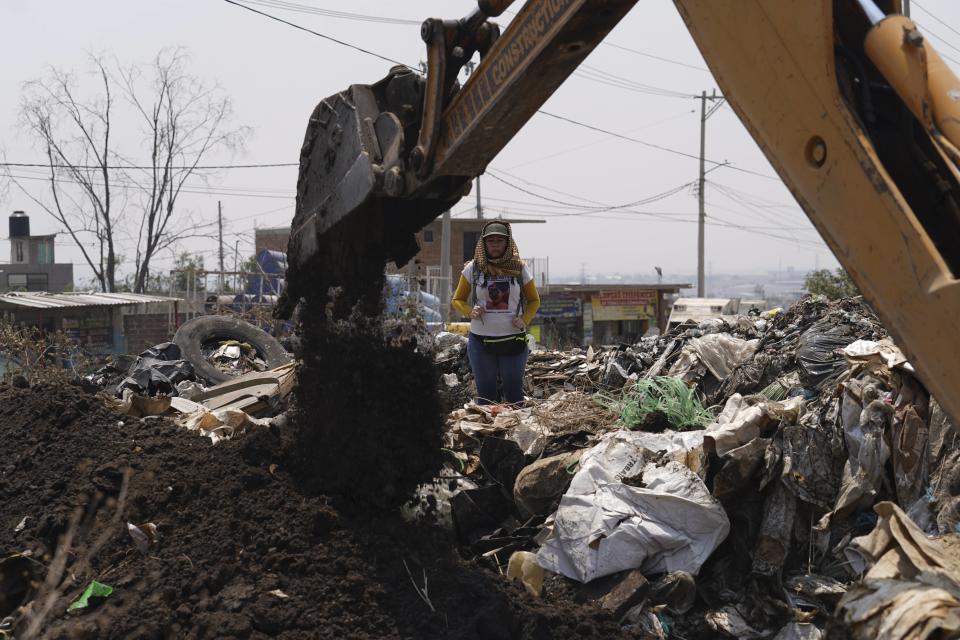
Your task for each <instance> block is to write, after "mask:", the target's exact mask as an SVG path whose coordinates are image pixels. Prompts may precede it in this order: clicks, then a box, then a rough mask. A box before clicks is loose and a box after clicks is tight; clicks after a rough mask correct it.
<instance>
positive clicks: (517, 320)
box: [513, 316, 527, 329]
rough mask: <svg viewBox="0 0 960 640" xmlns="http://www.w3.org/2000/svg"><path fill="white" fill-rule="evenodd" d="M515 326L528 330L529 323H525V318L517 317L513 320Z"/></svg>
mask: <svg viewBox="0 0 960 640" xmlns="http://www.w3.org/2000/svg"><path fill="white" fill-rule="evenodd" d="M513 326H515V327H516V328H517V329H526V328H527V323H526V322H524V321H523V318H521V317H519V316H517V317H516V318H514V319H513Z"/></svg>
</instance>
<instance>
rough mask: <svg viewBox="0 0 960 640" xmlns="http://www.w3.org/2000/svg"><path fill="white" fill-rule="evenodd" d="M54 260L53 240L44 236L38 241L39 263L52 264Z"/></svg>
mask: <svg viewBox="0 0 960 640" xmlns="http://www.w3.org/2000/svg"><path fill="white" fill-rule="evenodd" d="M51 262H53V242H51V241H50V239H49V238H44V239H43V240H41V241H40V242H38V243H37V264H50V263H51Z"/></svg>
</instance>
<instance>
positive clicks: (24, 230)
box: [10, 211, 30, 238]
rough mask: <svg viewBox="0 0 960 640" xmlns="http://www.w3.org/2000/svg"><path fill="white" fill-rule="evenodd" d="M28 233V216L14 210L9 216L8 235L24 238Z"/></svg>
mask: <svg viewBox="0 0 960 640" xmlns="http://www.w3.org/2000/svg"><path fill="white" fill-rule="evenodd" d="M29 235H30V216H28V215H27V214H26V213H24V212H23V211H14V212H13V214H12V215H11V216H10V237H11V238H26V237H28V236H29Z"/></svg>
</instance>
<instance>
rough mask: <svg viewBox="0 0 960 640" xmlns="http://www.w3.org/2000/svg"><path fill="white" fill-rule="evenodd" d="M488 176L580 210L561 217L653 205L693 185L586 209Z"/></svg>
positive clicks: (509, 185)
mask: <svg viewBox="0 0 960 640" xmlns="http://www.w3.org/2000/svg"><path fill="white" fill-rule="evenodd" d="M487 174H488V175H489V176H490V177H491V178H493V179H494V180H497V181H498V182H502V183H503V184H505V185H507V186H508V187H512V188H514V189H516V190H517V191H520V192H523V193H526V194H528V195H531V196H534V197H535V198H540V199H541V200H546V201H547V202H554V203H557V204H561V205H565V206H567V207H575V208H577V209H580V210H579V211H575V212H570V213H560V214H557V215H560V216H577V215H584V214H586V213H590V212H594V213H601V212H605V211H614V210H617V209H626V208H629V207H636V206H640V205H644V204H650V203H652V202H656V201H658V200H663V199H664V198H668V197H670V196H672V195H674V194H676V193H679V192H680V191H683V190H684V189H686V188H687V187H689V186H690V185H691V184H692V183H690V182H688V183H685V184H682V185H679V186H677V187H674V188H673V189H669V190H667V191H664V192H662V193H658V194H656V195H653V196H649V197H647V198H643V199H640V200H634V201H633V202H627V203H625V204H620V205H602V206H596V207H585V206H582V205H576V204H570V203H569V202H563V201H562V200H555V199H553V198H549V197H547V196H544V195H541V194H539V193H536V192H534V191H530V190H529V189H524V188H523V187H521V186H518V185H515V184H513V183H512V182H509V181H508V180H504V179H503V178H502V177H500V176H498V175H496V174H495V173H493V172H492V171H489V170H488V171H487Z"/></svg>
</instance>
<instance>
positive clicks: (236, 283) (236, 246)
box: [233, 239, 241, 293]
mask: <svg viewBox="0 0 960 640" xmlns="http://www.w3.org/2000/svg"><path fill="white" fill-rule="evenodd" d="M239 256H240V240H239V239H237V241H236V242H234V243H233V292H234V293H241V291H240V274H239V273H237V258H238V257H239Z"/></svg>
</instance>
